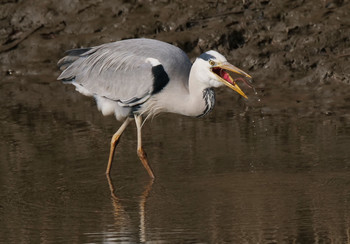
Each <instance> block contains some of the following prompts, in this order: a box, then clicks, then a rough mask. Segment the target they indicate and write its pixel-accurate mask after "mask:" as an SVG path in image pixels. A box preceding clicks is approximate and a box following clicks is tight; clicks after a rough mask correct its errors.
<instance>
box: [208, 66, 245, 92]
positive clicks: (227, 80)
mask: <svg viewBox="0 0 350 244" xmlns="http://www.w3.org/2000/svg"><path fill="white" fill-rule="evenodd" d="M211 70H212V72H213V73H214V74H216V75H217V76H218V77H219V78H220V79H219V80H220V81H221V82H222V83H224V84H225V85H226V86H228V87H230V88H231V89H232V90H234V91H235V92H237V93H238V94H240V95H241V96H243V97H244V98H248V97H247V95H246V94H244V92H243V91H242V90H241V88H239V86H238V85H237V84H236V82H235V81H234V79H232V77H231V76H230V74H229V73H228V72H227V71H232V72H234V73H236V74H239V75H241V76H243V77H244V78H249V79H251V78H252V77H251V76H250V75H248V74H247V73H246V72H244V71H243V70H240V69H239V68H237V67H235V66H233V65H232V64H230V63H228V62H224V63H220V64H217V65H216V66H214V67H212V68H211Z"/></svg>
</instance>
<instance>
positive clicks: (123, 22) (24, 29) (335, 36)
mask: <svg viewBox="0 0 350 244" xmlns="http://www.w3.org/2000/svg"><path fill="white" fill-rule="evenodd" d="M0 33H1V34H0V60H1V70H0V72H1V77H2V80H5V81H6V79H7V77H8V76H14V75H22V76H23V75H32V74H33V75H38V74H39V75H40V74H43V73H46V74H52V73H53V71H56V62H57V60H58V59H59V58H60V57H61V56H62V54H63V52H64V51H65V50H67V49H72V48H77V47H82V46H84V47H86V46H93V45H98V44H102V43H105V42H111V41H116V40H120V39H126V38H135V37H148V38H155V39H160V40H164V41H167V42H170V43H173V44H175V45H177V46H179V47H180V48H182V49H183V50H185V51H186V52H187V53H188V54H189V56H190V57H191V58H194V57H195V56H197V55H199V54H200V53H201V52H203V51H206V50H209V49H216V50H218V51H219V52H221V53H223V54H224V55H225V56H226V57H228V59H229V60H230V61H232V63H234V64H235V65H236V66H238V67H241V68H242V69H244V70H245V71H247V72H248V73H250V74H251V75H252V76H253V77H254V79H255V84H256V86H257V88H258V89H259V91H260V92H261V94H260V96H261V97H262V98H263V102H264V103H265V105H266V104H267V105H266V107H269V109H267V108H266V109H265V112H266V113H269V112H271V113H272V112H273V111H274V109H276V110H278V111H287V112H293V111H302V112H303V113H304V112H305V113H307V114H310V113H311V114H334V113H336V114H345V113H346V112H347V111H349V109H350V93H349V91H350V88H349V87H350V72H349V70H350V62H349V61H350V3H349V1H348V0H310V1H303V0H298V1H294V0H290V1H278V0H255V1H254V0H252V1H250V0H242V1H225V0H215V1H194V0H190V1H179V0H174V1H171V0H162V1H152V0H150V1H141V0H139V1H112V0H109V1H102V0H91V1H79V0H76V1H70V0H61V1H53V0H51V1H50V0H49V1H40V0H26V1H16V0H13V1H12V0H7V1H1V2H0ZM56 74H57V73H55V72H54V73H53V75H52V76H53V77H52V80H55V78H56V77H55V75H56Z"/></svg>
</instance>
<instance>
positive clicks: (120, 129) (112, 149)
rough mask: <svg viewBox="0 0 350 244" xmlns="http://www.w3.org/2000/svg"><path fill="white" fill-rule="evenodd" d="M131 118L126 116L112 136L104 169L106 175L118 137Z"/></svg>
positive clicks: (109, 169)
mask: <svg viewBox="0 0 350 244" xmlns="http://www.w3.org/2000/svg"><path fill="white" fill-rule="evenodd" d="M131 120H132V118H129V117H128V118H127V119H126V120H125V121H124V123H123V124H122V125H121V126H120V127H119V129H118V130H117V132H116V133H115V134H114V135H113V136H112V140H111V149H110V151H109V159H108V165H107V169H106V174H107V175H109V172H110V171H111V167H112V161H113V156H114V150H115V148H116V146H117V145H118V142H119V139H120V137H121V135H122V134H123V132H124V130H125V129H126V127H127V126H128V125H129V123H130V121H131Z"/></svg>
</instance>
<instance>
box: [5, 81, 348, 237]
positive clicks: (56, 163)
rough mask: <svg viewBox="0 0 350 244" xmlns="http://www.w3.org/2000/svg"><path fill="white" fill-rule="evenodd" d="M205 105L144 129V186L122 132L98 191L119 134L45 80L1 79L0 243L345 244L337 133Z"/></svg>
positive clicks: (340, 130) (316, 123) (312, 123)
mask: <svg viewBox="0 0 350 244" xmlns="http://www.w3.org/2000/svg"><path fill="white" fill-rule="evenodd" d="M218 93H219V94H218V96H217V98H218V103H217V106H216V108H215V110H214V111H213V113H212V114H211V115H210V116H208V117H206V118H203V119H193V118H187V117H182V116H178V115H170V114H165V115H161V116H159V117H158V118H155V119H154V120H153V121H148V122H147V123H146V124H145V125H144V128H143V140H144V147H145V150H146V151H147V154H148V157H149V160H150V164H151V166H152V167H153V170H154V172H155V174H156V177H157V178H156V179H155V180H154V181H151V180H150V179H149V177H148V175H147V172H146V171H145V170H144V169H143V167H142V165H141V163H140V162H139V160H138V158H137V155H136V128H135V125H131V126H130V127H129V128H128V129H127V130H126V132H125V134H124V135H123V137H122V140H121V142H120V144H119V145H118V147H117V153H116V156H115V160H114V166H113V168H112V174H111V179H107V178H106V176H105V174H104V172H105V168H106V164H107V159H108V150H109V141H110V138H111V136H112V135H113V133H114V132H115V130H116V129H117V128H118V126H119V125H120V123H117V122H116V121H115V120H114V119H113V118H112V117H103V116H102V115H101V114H100V113H99V112H98V111H97V109H96V106H95V104H94V102H93V101H92V100H91V99H89V98H85V97H83V96H81V95H80V94H77V93H76V92H75V91H74V89H73V88H72V87H70V86H64V85H62V84H60V83H59V82H55V80H54V78H53V77H52V76H51V75H48V76H35V75H32V76H26V77H24V76H15V77H12V76H11V77H6V79H4V81H2V83H0V97H1V99H2V101H4V102H2V104H1V108H0V109H1V110H0V118H1V120H0V121H1V122H0V136H1V138H2V140H1V141H0V199H1V200H0V236H1V242H3V243H115V242H125V243H139V242H150V243H152V242H157V243H169V242H175V243H223V242H228V243H347V242H350V169H349V167H350V152H349V145H350V123H349V120H348V119H347V118H346V117H342V116H318V117H312V116H305V117H303V116H298V115H296V114H286V113H284V114H282V113H281V114H278V113H276V114H267V113H264V114H263V115H262V114H261V112H260V111H251V110H249V109H248V110H247V109H244V108H243V107H242V106H243V105H244V102H242V101H241V102H238V103H237V102H235V100H234V99H236V95H235V94H233V93H231V92H229V91H228V92H221V91H219V92H218ZM262 102H264V100H262ZM233 104H235V105H233ZM242 104H243V105H242ZM258 105H259V106H260V107H261V106H268V105H266V104H261V102H259V104H258ZM257 110H259V109H257ZM265 110H267V111H268V109H265Z"/></svg>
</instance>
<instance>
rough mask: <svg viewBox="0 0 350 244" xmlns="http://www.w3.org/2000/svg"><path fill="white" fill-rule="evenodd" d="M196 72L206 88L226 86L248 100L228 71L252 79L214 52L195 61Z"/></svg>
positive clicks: (207, 53)
mask: <svg viewBox="0 0 350 244" xmlns="http://www.w3.org/2000/svg"><path fill="white" fill-rule="evenodd" d="M195 64H196V66H197V72H200V73H199V74H198V75H199V76H200V80H201V81H203V82H205V83H208V86H211V87H219V86H222V85H226V86H228V87H230V88H231V89H232V90H234V91H236V92H237V93H239V94H240V95H242V96H243V97H245V98H248V97H247V96H246V95H245V94H244V92H243V91H242V90H241V89H240V88H239V86H238V85H237V84H236V82H235V80H234V79H233V78H232V77H231V76H230V74H229V71H231V72H234V73H237V74H239V75H240V76H243V78H252V77H251V76H250V75H248V74H247V73H245V72H244V71H242V70H240V69H239V68H237V67H235V66H233V65H232V64H230V63H229V62H227V60H226V58H225V57H224V56H223V55H221V54H220V53H218V52H216V51H213V50H211V51H208V52H205V53H203V54H202V55H200V56H199V58H197V60H196V61H195Z"/></svg>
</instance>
